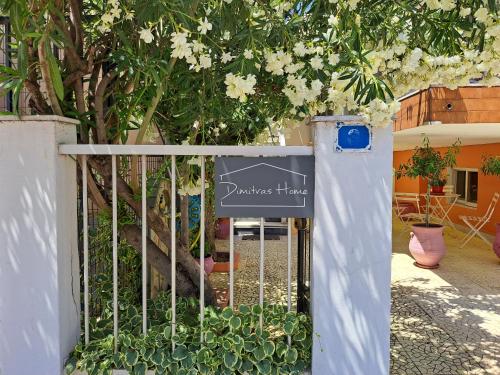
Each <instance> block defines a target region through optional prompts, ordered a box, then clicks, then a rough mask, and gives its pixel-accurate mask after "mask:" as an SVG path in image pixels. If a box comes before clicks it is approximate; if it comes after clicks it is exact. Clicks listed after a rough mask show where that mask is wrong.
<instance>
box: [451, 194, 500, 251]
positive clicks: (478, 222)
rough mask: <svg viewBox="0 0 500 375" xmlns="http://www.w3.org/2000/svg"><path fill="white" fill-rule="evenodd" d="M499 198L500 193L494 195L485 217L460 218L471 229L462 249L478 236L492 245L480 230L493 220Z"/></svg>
mask: <svg viewBox="0 0 500 375" xmlns="http://www.w3.org/2000/svg"><path fill="white" fill-rule="evenodd" d="M499 197H500V193H495V194H493V198H492V199H491V202H490V205H489V206H488V209H487V210H486V213H485V214H484V216H459V218H460V219H461V220H462V221H463V222H464V223H465V224H466V225H467V226H468V227H469V228H470V230H469V232H468V233H467V234H466V235H465V237H464V239H463V243H462V245H461V246H460V247H461V248H463V247H464V246H465V245H466V244H467V242H469V241H470V240H471V239H472V238H473V237H474V236H476V235H477V236H478V237H480V238H481V239H482V240H483V241H484V242H486V243H487V244H488V245H491V243H490V241H488V239H487V238H486V237H484V235H483V234H482V233H481V232H480V230H481V229H482V228H483V227H484V226H485V225H486V223H488V222H489V221H490V220H491V217H492V216H493V212H494V211H495V207H496V205H497V202H498V198H499Z"/></svg>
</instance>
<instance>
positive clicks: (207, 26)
mask: <svg viewBox="0 0 500 375" xmlns="http://www.w3.org/2000/svg"><path fill="white" fill-rule="evenodd" d="M199 21H200V26H198V29H197V30H198V31H199V32H200V33H201V34H203V35H206V34H207V32H208V31H210V30H212V24H211V23H210V22H208V20H207V17H205V19H204V20H202V19H201V18H200V20H199Z"/></svg>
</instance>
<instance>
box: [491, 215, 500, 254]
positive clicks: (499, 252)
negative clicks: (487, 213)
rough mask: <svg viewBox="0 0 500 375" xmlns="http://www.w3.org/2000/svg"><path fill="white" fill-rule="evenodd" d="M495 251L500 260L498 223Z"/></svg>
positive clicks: (494, 244) (499, 226)
mask: <svg viewBox="0 0 500 375" xmlns="http://www.w3.org/2000/svg"><path fill="white" fill-rule="evenodd" d="M493 251H494V252H495V254H496V255H497V257H499V258H500V223H497V234H496V236H495V241H494V242H493Z"/></svg>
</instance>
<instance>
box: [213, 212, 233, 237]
mask: <svg viewBox="0 0 500 375" xmlns="http://www.w3.org/2000/svg"><path fill="white" fill-rule="evenodd" d="M229 232H230V225H229V218H228V217H220V218H218V219H217V222H216V224H215V238H218V239H219V240H227V239H228V238H229Z"/></svg>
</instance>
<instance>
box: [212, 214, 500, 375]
mask: <svg viewBox="0 0 500 375" xmlns="http://www.w3.org/2000/svg"><path fill="white" fill-rule="evenodd" d="M407 232H408V231H407V230H406V229H405V228H403V227H402V225H401V224H400V223H399V222H394V241H393V266H392V315H391V319H392V325H391V374H393V375H396V374H397V375H399V374H408V375H410V374H411V375H452V374H453V375H454V374H495V375H496V374H500V261H499V259H497V258H496V256H495V255H494V254H493V251H492V250H491V248H490V247H488V246H487V245H486V244H485V243H484V242H482V241H481V240H478V239H474V240H472V241H471V242H470V243H469V244H467V246H466V247H465V248H464V249H460V247H459V246H460V243H461V239H462V238H463V233H462V232H459V231H456V230H452V229H450V228H446V230H445V236H446V243H447V246H448V254H447V255H446V257H445V258H444V260H443V261H442V262H441V267H440V268H439V269H437V270H423V269H420V268H417V267H415V266H413V259H412V258H411V256H410V255H409V253H408V235H407ZM227 245H228V244H227V241H220V242H219V248H220V249H227V247H228V246H227ZM236 249H237V251H239V252H240V253H241V263H240V270H239V271H237V272H236V273H235V302H236V304H239V303H246V304H251V303H257V302H258V295H259V289H258V285H259V284H258V280H259V278H258V275H259V269H258V267H259V241H237V242H236ZM293 249H294V250H295V249H296V237H294V244H293ZM295 252H296V251H294V252H293V253H294V261H293V263H292V264H294V266H293V270H292V275H293V279H292V290H293V296H294V297H293V301H294V302H295V290H296V282H295V275H296V257H295V255H296V254H295ZM211 279H212V281H213V282H214V283H215V284H216V285H217V286H221V287H222V286H225V285H227V279H228V278H227V275H226V274H214V275H212V276H211ZM286 285H287V283H286V241H283V240H282V241H266V261H265V288H264V289H265V298H266V300H267V301H271V302H277V301H281V302H283V303H285V302H286Z"/></svg>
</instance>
